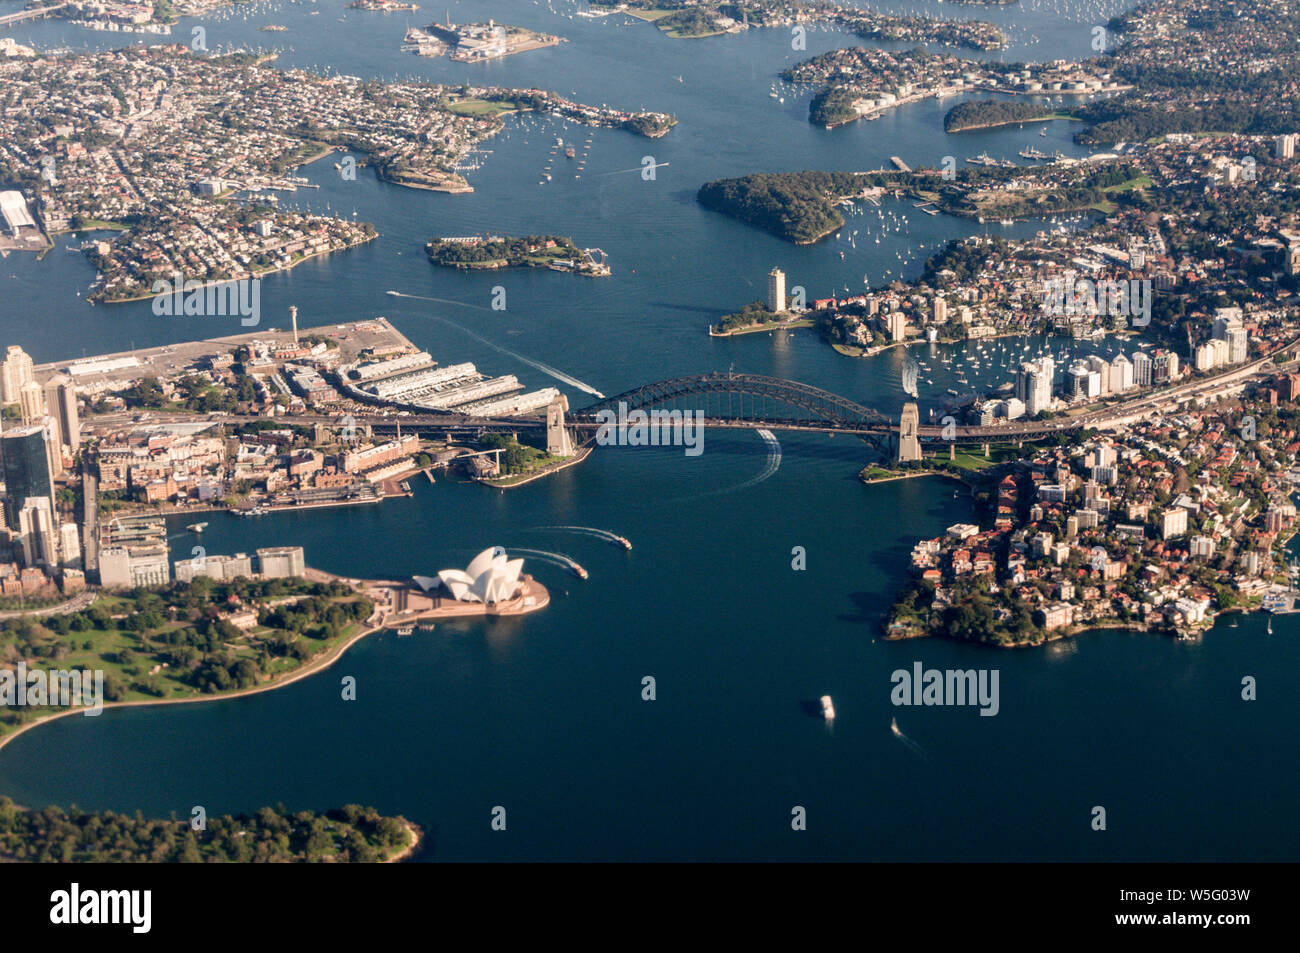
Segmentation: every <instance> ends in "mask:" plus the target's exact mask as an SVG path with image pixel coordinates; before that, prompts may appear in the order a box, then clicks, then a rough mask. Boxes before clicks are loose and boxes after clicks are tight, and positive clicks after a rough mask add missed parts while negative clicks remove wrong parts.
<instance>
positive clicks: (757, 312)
mask: <svg viewBox="0 0 1300 953" xmlns="http://www.w3.org/2000/svg"><path fill="white" fill-rule="evenodd" d="M781 317H782V316H781V315H779V314H777V313H776V312H775V311H769V310H767V305H766V304H764V303H763V302H762V301H751V302H750V303H749V304H747V305H745V306H744V307H743V308H741V309H740V310H739V311H737V312H736V313H735V314H728V315H724V316H723V317H722V319H721V320H720V321H718V323H717V324H716V325H714V328H713V330H714V331H723V332H725V331H735V330H738V329H739V328H748V327H751V326H753V325H755V324H771V323H772V322H774V321H780V320H781Z"/></svg>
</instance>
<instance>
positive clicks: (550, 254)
mask: <svg viewBox="0 0 1300 953" xmlns="http://www.w3.org/2000/svg"><path fill="white" fill-rule="evenodd" d="M548 241H550V242H554V243H555V247H553V248H546V247H545V245H546V243H547V242H548ZM425 251H426V252H427V253H428V255H429V260H430V261H431V262H433V263H434V264H435V265H447V266H449V267H457V266H463V265H473V264H483V263H486V262H491V261H504V262H506V263H507V264H510V265H527V264H531V263H532V262H533V261H534V260H540V259H543V258H555V257H560V258H563V257H569V258H572V257H574V256H576V255H577V254H578V249H577V248H576V247H575V246H574V244H573V240H572V239H569V238H565V237H563V236H561V235H525V236H523V237H522V238H502V239H500V240H499V241H490V242H488V241H481V242H478V243H477V244H474V245H471V244H468V243H467V242H454V241H439V240H437V239H435V240H433V241H431V242H429V243H428V244H427V245H426V246H425Z"/></svg>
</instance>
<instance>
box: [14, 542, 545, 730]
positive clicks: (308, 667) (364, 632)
mask: <svg viewBox="0 0 1300 953" xmlns="http://www.w3.org/2000/svg"><path fill="white" fill-rule="evenodd" d="M311 571H312V570H311V569H310V568H309V569H308V572H311ZM317 573H319V570H317ZM326 575H328V576H329V577H330V578H335V579H337V578H341V577H337V576H333V574H326ZM304 578H311V577H310V576H307V577H304ZM362 582H363V583H370V584H371V585H372V586H373V585H383V584H384V583H383V581H382V580H362ZM532 582H533V584H534V585H536V586H538V587H539V588H541V590H542V599H541V601H540V602H539V604H538V605H536V606H531V607H529V608H527V609H525V610H524V611H522V612H510V613H502V612H488V611H486V610H487V607H486V606H484V607H483V609H484V611H482V612H474V613H470V612H466V613H450V614H449V615H450V617H453V618H463V617H465V616H469V615H481V616H482V617H483V618H485V619H486V618H489V617H492V616H498V615H506V614H509V615H528V614H530V613H532V612H538V611H540V610H542V609H545V608H546V607H547V606H548V605H550V602H551V596H550V592H549V591H548V590H547V589H546V588H545V587H543V586H542V585H541V583H538V582H536V580H533V581H532ZM464 605H467V606H471V607H472V606H476V605H482V604H481V603H464ZM433 613H438V610H433ZM395 614H396V613H390V614H389V615H384V616H380V618H379V619H378V620H377V621H375V622H374V623H373V624H370V625H368V627H367V628H363V629H361V631H359V632H357V633H356V634H355V635H353V636H352V637H351V638H349V639H346V640H345V641H343V642H341V643H339V644H338V645H337V646H335V647H334V648H332V649H326V650H325V651H324V652H322V653H321V654H320V655H319V656H317V657H315V658H312V659H309V660H308V661H307V662H305V663H304V664H303V665H301V666H300V667H299V668H297V669H295V670H294V671H292V672H290V673H287V674H286V675H285V676H284V677H283V678H278V679H276V678H272V679H271V680H270V681H267V682H263V683H262V684H260V685H253V686H251V687H249V688H241V689H238V690H237V691H233V692H223V693H219V694H215V695H198V696H195V697H193V698H159V699H133V700H131V701H118V702H108V701H106V702H104V703H103V711H107V710H108V709H110V708H143V707H146V706H162V705H194V704H201V703H203V702H221V701H227V700H229V699H232V698H245V697H247V696H249V695H259V694H261V693H262V692H271V691H275V690H276V689H278V688H284V687H285V686H286V685H292V684H293V683H294V682H297V681H300V680H301V679H304V678H310V677H311V676H313V675H316V674H318V673H319V672H322V671H324V670H325V669H327V668H329V667H330V666H332V665H333V664H334V663H335V662H337V661H338V660H339V659H341V658H342V657H343V656H344V654H346V652H347V650H348V649H350V648H352V646H354V645H356V644H357V643H358V642H360V641H361V640H362V639H364V638H366V637H367V636H370V635H374V634H375V633H376V632H382V631H385V630H387V629H397V628H398V627H399V626H401V625H406V624H411V623H418V622H419V621H420V620H421V619H423V618H425V617H426V616H427V617H429V618H439V619H441V618H445V617H447V616H444V615H442V614H436V615H435V614H431V613H429V612H425V613H414V614H412V615H410V616H406V617H403V618H401V619H395V618H391V616H392V615H395ZM368 622H369V620H367V622H363V623H362V625H366V624H367V623H368ZM87 710H88V709H87V708H86V707H85V706H82V707H81V708H68V709H66V710H64V711H58V712H53V713H52V714H49V715H42V716H41V717H40V718H37V719H36V720H35V721H32V722H28V723H27V724H25V725H20V726H18V727H17V728H15V730H14V731H13V732H11V733H10V734H6V735H3V736H0V752H2V751H4V749H5V746H6V745H8V744H9V743H10V742H12V741H13V740H14V739H15V738H19V737H21V736H22V735H23V734H25V733H26V732H28V731H31V730H32V729H33V728H37V727H39V726H41V725H44V724H48V723H49V722H51V721H55V720H57V719H59V718H67V717H69V716H72V715H81V716H82V717H95V718H97V717H99V716H98V715H86V714H85V712H86V711H87Z"/></svg>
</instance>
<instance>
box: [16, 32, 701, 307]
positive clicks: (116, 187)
mask: <svg viewBox="0 0 1300 953" xmlns="http://www.w3.org/2000/svg"><path fill="white" fill-rule="evenodd" d="M0 85H3V87H4V88H5V90H6V91H7V92H8V94H9V95H10V96H11V97H12V98H13V99H14V101H21V102H22V103H23V109H22V111H21V113H20V112H19V111H17V110H10V111H9V112H8V113H4V114H2V115H0V141H3V142H5V143H6V148H5V149H4V150H0V181H4V182H6V183H11V184H12V185H13V186H16V189H17V190H18V191H19V192H20V193H21V195H22V197H23V198H24V199H26V200H27V201H28V203H29V205H30V207H31V209H32V213H33V216H34V218H35V220H36V225H35V226H34V231H40V232H43V233H44V234H47V235H54V234H59V233H61V232H67V231H75V230H83V229H102V228H104V227H106V226H107V227H112V228H115V229H116V232H115V233H114V234H113V235H111V236H104V237H100V238H97V239H96V240H94V241H92V242H90V243H88V244H87V245H86V247H85V250H86V252H87V253H88V255H89V256H90V257H91V259H92V261H93V263H94V264H95V266H96V268H97V270H98V272H99V275H98V277H97V279H96V281H95V283H94V285H93V286H92V287H91V289H90V292H89V294H88V299H89V300H91V301H92V302H94V301H126V300H133V299H139V298H147V297H152V296H154V295H157V294H159V293H161V292H159V291H158V290H155V288H156V285H157V283H158V282H160V281H166V282H171V281H172V280H173V279H174V278H175V276H176V275H177V274H180V275H181V276H182V278H183V279H184V280H185V281H186V282H187V283H190V282H193V283H194V284H196V285H208V284H213V283H221V282H229V281H239V280H243V279H249V278H253V277H256V276H257V275H261V274H265V273H267V272H269V271H275V270H279V269H284V268H290V267H293V266H294V265H296V264H298V263H300V262H302V261H304V260H306V259H308V258H311V257H313V256H316V255H321V254H326V253H329V252H332V251H338V250H342V249H345V248H349V247H352V246H354V245H356V244H358V243H361V242H365V241H369V240H370V239H372V238H374V237H375V230H374V228H373V226H371V225H368V224H366V223H363V222H357V221H354V220H350V219H344V218H342V217H341V216H335V217H329V216H321V215H313V214H308V213H302V212H291V211H289V210H287V209H280V208H279V205H278V203H279V194H280V193H283V192H294V191H297V190H299V189H306V188H314V187H315V186H314V185H313V184H312V183H311V182H310V181H309V180H308V179H306V178H305V177H302V176H301V175H295V174H293V170H295V169H296V168H297V167H299V166H301V165H303V164H304V163H308V162H312V161H315V160H317V159H320V158H322V157H324V156H327V155H330V154H331V152H334V151H335V150H341V149H343V150H348V151H349V152H352V153H357V154H359V157H354V156H351V155H349V156H347V157H346V158H345V162H340V163H336V168H338V171H339V175H341V176H346V175H352V176H355V175H356V174H357V167H358V166H369V167H370V168H372V169H373V170H374V174H376V175H377V176H378V177H380V178H382V179H384V180H386V181H389V182H393V183H395V184H398V185H403V186H408V187H411V188H420V189H434V190H439V191H446V192H468V191H472V187H471V186H470V184H469V183H468V181H466V179H465V178H464V177H463V176H462V175H461V174H460V172H459V171H458V167H460V166H463V164H464V163H465V160H466V157H467V156H469V155H470V153H472V152H473V151H474V150H475V149H476V148H479V147H480V146H481V143H482V142H483V141H484V140H486V139H488V138H490V137H492V136H495V135H496V134H497V133H499V132H500V131H501V130H502V129H503V128H504V122H503V120H502V118H501V116H502V114H504V113H509V112H514V111H529V110H536V111H539V112H546V113H550V114H552V115H556V116H559V117H562V118H565V119H568V120H570V121H573V122H577V123H581V124H583V125H587V126H591V127H605V128H623V129H626V130H628V131H630V132H633V133H635V134H638V135H645V136H650V137H657V136H661V135H664V134H665V133H667V131H668V130H669V129H671V128H672V126H673V125H674V123H675V120H674V119H673V118H672V117H671V116H668V115H666V114H663V113H633V112H625V111H621V110H616V109H611V108H607V107H599V108H598V107H592V106H587V105H584V104H581V103H576V102H572V101H569V100H567V99H564V98H562V97H560V96H557V95H555V94H553V93H548V92H545V91H542V90H511V89H505V88H499V87H487V86H444V85H439V84H434V83H419V82H402V83H379V82H367V81H362V80H360V79H356V78H352V77H324V76H318V75H314V74H312V73H308V72H306V71H303V70H278V69H273V68H271V67H269V66H268V65H266V62H265V59H264V58H259V57H254V56H250V55H230V56H211V57H209V56H203V57H199V56H192V55H189V54H188V51H187V50H185V49H183V48H179V47H153V48H143V47H142V48H136V49H125V50H117V51H111V52H98V53H87V54H62V55H57V56H56V55H42V56H38V57H33V58H29V59H24V58H7V59H0ZM485 106H486V108H483V107H485ZM51 133H53V134H54V135H56V136H57V137H58V139H59V143H60V145H59V146H58V149H57V151H56V152H51V151H50V150H51V141H50V134H51Z"/></svg>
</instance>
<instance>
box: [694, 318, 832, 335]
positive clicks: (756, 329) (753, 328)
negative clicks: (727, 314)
mask: <svg viewBox="0 0 1300 953" xmlns="http://www.w3.org/2000/svg"><path fill="white" fill-rule="evenodd" d="M815 326H816V325H815V323H814V322H813V320H812V319H811V318H791V319H790V320H789V321H773V322H772V323H771V324H747V325H745V326H744V327H743V328H735V329H733V330H731V331H715V330H713V325H711V324H710V325H709V337H711V338H734V337H739V336H740V335H742V334H758V333H760V332H762V331H796V330H798V329H800V328H811V327H815Z"/></svg>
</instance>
